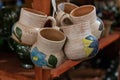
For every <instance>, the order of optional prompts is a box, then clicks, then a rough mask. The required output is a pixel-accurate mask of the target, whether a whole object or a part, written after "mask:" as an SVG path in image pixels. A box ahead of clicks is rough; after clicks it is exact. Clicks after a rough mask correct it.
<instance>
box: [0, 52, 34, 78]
mask: <svg viewBox="0 0 120 80" xmlns="http://www.w3.org/2000/svg"><path fill="white" fill-rule="evenodd" d="M1 77H2V80H4V79H3V77H4V78H5V77H6V78H7V77H9V78H13V80H14V79H15V80H35V72H34V69H24V68H22V67H21V64H20V60H19V59H18V57H17V54H15V53H4V52H0V78H1ZM0 80H1V79H0Z"/></svg>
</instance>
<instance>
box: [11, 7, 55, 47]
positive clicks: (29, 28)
mask: <svg viewBox="0 0 120 80" xmlns="http://www.w3.org/2000/svg"><path fill="white" fill-rule="evenodd" d="M48 20H51V22H52V26H55V25H56V20H55V19H54V18H53V17H50V16H47V15H46V14H45V13H43V12H40V11H37V10H34V9H30V8H22V9H21V12H20V18H19V20H18V21H17V22H16V23H15V24H14V26H13V27H12V38H13V39H14V40H16V41H17V42H19V43H22V44H25V45H32V44H34V43H35V42H36V40H37V33H38V32H39V30H40V29H41V28H44V27H45V23H46V22H47V21H48Z"/></svg>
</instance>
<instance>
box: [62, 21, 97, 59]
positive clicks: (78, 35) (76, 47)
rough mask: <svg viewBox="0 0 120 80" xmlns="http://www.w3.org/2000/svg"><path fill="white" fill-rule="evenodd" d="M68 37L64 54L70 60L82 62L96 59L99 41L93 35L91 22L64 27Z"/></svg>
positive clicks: (63, 29)
mask: <svg viewBox="0 0 120 80" xmlns="http://www.w3.org/2000/svg"><path fill="white" fill-rule="evenodd" d="M61 30H62V31H63V33H64V34H65V35H66V36H67V41H66V44H65V46H64V53H65V55H66V56H67V58H68V59H71V60H80V59H87V58H91V57H94V56H95V55H96V54H97V52H98V45H99V44H98V40H97V38H96V37H95V36H93V35H92V34H91V29H90V24H89V22H82V23H79V24H75V25H69V26H62V27H61Z"/></svg>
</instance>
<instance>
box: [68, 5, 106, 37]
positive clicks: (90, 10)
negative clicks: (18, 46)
mask: <svg viewBox="0 0 120 80" xmlns="http://www.w3.org/2000/svg"><path fill="white" fill-rule="evenodd" d="M70 17H71V20H72V22H73V23H74V24H78V23H81V22H84V21H89V22H90V28H91V32H92V34H93V35H95V37H97V39H98V38H100V36H101V34H102V31H103V29H104V25H103V22H102V20H101V19H100V18H98V17H97V16H96V8H95V6H93V5H83V6H80V7H78V8H75V9H74V10H72V11H71V13H70Z"/></svg>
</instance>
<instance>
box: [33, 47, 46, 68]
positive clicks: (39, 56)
mask: <svg viewBox="0 0 120 80" xmlns="http://www.w3.org/2000/svg"><path fill="white" fill-rule="evenodd" d="M45 57H46V55H45V54H44V53H42V52H40V51H38V49H37V47H35V48H33V49H32V51H31V59H32V62H33V63H34V64H35V65H37V66H39V67H42V66H47V61H46V60H45Z"/></svg>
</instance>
